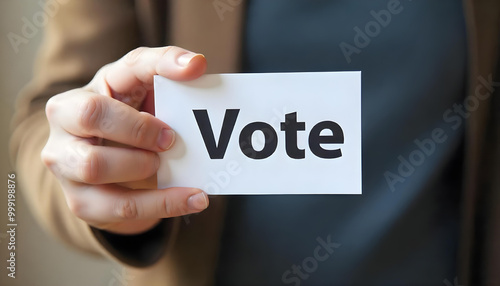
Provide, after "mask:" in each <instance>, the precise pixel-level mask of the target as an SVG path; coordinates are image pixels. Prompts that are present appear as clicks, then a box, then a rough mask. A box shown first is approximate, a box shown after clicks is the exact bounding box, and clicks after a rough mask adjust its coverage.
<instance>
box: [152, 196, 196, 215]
mask: <svg viewBox="0 0 500 286" xmlns="http://www.w3.org/2000/svg"><path fill="white" fill-rule="evenodd" d="M158 213H164V214H165V217H176V216H181V215H185V214H187V213H189V210H188V207H187V206H185V205H184V206H183V205H182V204H176V203H175V202H174V201H172V200H171V199H170V198H169V197H168V196H167V197H165V198H164V199H163V200H162V201H161V205H160V210H159V211H158Z"/></svg>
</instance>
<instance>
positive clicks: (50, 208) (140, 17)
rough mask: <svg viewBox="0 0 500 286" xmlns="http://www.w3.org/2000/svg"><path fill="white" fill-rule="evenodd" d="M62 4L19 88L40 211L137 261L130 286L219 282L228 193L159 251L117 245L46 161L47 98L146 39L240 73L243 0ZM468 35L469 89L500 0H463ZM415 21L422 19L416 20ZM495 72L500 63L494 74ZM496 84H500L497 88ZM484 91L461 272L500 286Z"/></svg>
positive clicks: (495, 179)
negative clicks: (73, 203)
mask: <svg viewBox="0 0 500 286" xmlns="http://www.w3.org/2000/svg"><path fill="white" fill-rule="evenodd" d="M59 2H61V3H66V4H61V8H60V11H59V13H57V14H56V15H55V16H54V17H52V18H51V19H50V21H49V23H48V25H47V26H46V33H45V38H44V41H43V44H42V46H41V48H40V52H39V54H38V59H37V61H36V65H35V75H34V78H33V80H32V81H31V83H30V84H29V85H28V86H27V87H26V88H25V89H24V90H23V91H22V92H21V95H20V96H19V100H18V105H17V110H16V116H15V118H14V120H13V127H14V133H13V136H12V140H11V154H12V160H13V162H14V164H15V166H16V168H17V172H18V178H20V180H21V181H20V184H21V186H22V190H23V191H24V197H25V198H26V199H27V201H28V204H29V205H30V207H31V209H32V211H33V213H34V215H35V217H36V218H37V219H38V220H39V222H40V224H41V225H42V226H44V228H45V229H46V230H47V231H49V232H50V233H52V234H54V235H55V236H57V237H59V238H60V239H62V240H63V241H65V242H67V243H69V244H71V245H73V246H75V247H77V248H79V249H81V250H83V251H86V252H89V253H94V254H97V255H103V256H106V257H109V258H111V259H115V260H118V261H120V262H121V263H124V264H127V265H129V266H130V269H131V271H132V272H133V273H132V275H134V276H135V279H134V280H133V281H132V282H131V284H132V285H183V286H188V285H210V284H213V278H214V271H215V267H216V259H217V255H218V249H219V241H220V235H221V230H222V227H223V226H222V222H223V219H222V218H223V216H224V199H223V198H222V197H219V198H212V199H211V205H210V207H209V209H208V210H206V211H204V212H203V213H202V214H199V215H193V216H190V217H189V223H186V222H185V221H183V220H182V219H181V218H175V219H168V220H167V222H166V223H165V224H164V226H165V231H164V233H165V234H164V235H163V237H160V239H161V240H162V241H164V243H160V246H158V247H157V248H158V249H157V251H156V252H155V253H154V254H150V255H149V256H148V257H147V258H145V259H137V258H134V257H131V256H130V255H127V254H126V253H123V252H121V251H119V250H118V249H116V247H115V246H114V245H113V244H112V243H109V242H108V241H107V240H106V239H105V238H104V237H103V236H102V233H101V232H100V231H98V230H94V229H91V228H90V227H89V226H88V225H87V224H85V223H84V222H83V221H81V220H79V219H77V218H76V217H75V216H74V215H73V214H72V213H71V212H70V211H69V210H68V207H67V205H66V203H65V200H64V196H63V194H62V192H61V190H60V187H59V185H58V183H57V181H56V180H55V178H54V176H53V175H52V174H51V173H50V172H49V171H48V170H47V169H46V168H45V167H44V166H43V165H42V163H41V162H40V159H39V158H40V151H41V149H42V147H43V146H44V144H45V142H46V140H47V137H48V133H49V128H48V124H47V120H46V118H45V114H44V106H45V103H46V101H47V99H48V98H50V97H51V96H52V95H55V94H57V93H60V92H63V91H66V90H69V89H73V88H77V87H81V86H83V85H85V84H86V83H87V82H89V81H90V79H91V78H92V77H93V75H94V74H95V72H96V71H97V70H98V69H99V68H100V67H101V66H103V65H104V64H106V63H109V62H112V61H115V60H116V59H118V58H119V57H121V56H122V55H124V54H125V53H126V52H127V51H129V50H131V49H133V48H135V47H137V46H141V45H145V46H159V45H165V44H170V45H178V46H181V47H184V48H187V49H191V50H193V51H197V52H201V53H204V54H205V55H206V57H207V59H208V62H209V69H208V72H209V73H216V72H236V71H238V65H239V59H240V56H239V55H240V42H241V41H240V38H241V32H242V20H243V11H244V7H245V5H244V3H241V4H238V3H237V2H238V1H228V0H217V2H223V3H226V4H227V5H228V6H226V7H229V8H228V10H227V11H224V13H223V15H222V16H223V17H220V15H219V14H218V13H217V11H216V10H215V8H214V4H213V3H214V2H215V1H206V0H173V1H160V0H135V1H132V0H128V1H126V0H106V1H102V0H73V1H59ZM464 5H465V11H466V18H467V32H468V37H469V56H470V57H469V59H470V61H469V72H470V77H469V80H468V82H467V84H468V86H469V93H468V94H469V95H474V94H475V92H476V86H479V85H480V83H479V81H478V77H479V76H482V77H484V78H488V77H489V76H492V75H493V74H494V71H495V69H497V66H498V51H499V50H498V49H499V38H500V20H499V19H500V1H498V0H464ZM416 25H418V23H416ZM496 80H497V81H498V69H497V73H496ZM497 88H498V87H497ZM494 93H495V94H494V95H492V96H489V98H488V99H486V100H482V101H481V104H480V106H479V108H478V110H476V111H474V112H473V113H472V115H471V117H470V120H468V124H467V131H466V153H465V154H464V156H465V160H466V164H465V166H466V170H465V174H466V176H465V177H464V178H463V182H464V188H465V192H464V197H463V200H462V201H463V203H462V228H463V231H462V236H461V237H460V257H459V259H458V263H459V272H458V273H459V279H460V281H459V282H460V284H463V285H486V284H487V283H488V282H491V283H493V282H494V284H491V285H500V271H499V270H500V246H498V245H500V244H498V242H499V241H500V207H496V206H497V204H498V203H499V202H500V148H499V146H500V112H499V111H500V94H499V92H498V90H496V91H495V92H494Z"/></svg>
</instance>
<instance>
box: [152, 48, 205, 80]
mask: <svg viewBox="0 0 500 286" xmlns="http://www.w3.org/2000/svg"><path fill="white" fill-rule="evenodd" d="M206 70H207V60H206V58H205V56H204V55H203V54H197V53H193V52H190V51H186V50H180V49H172V50H170V51H169V52H167V53H165V55H164V56H163V57H162V58H161V59H160V60H159V62H158V64H157V66H156V71H157V73H158V74H159V75H161V76H163V77H166V78H169V79H172V80H177V81H187V80H193V79H196V78H198V77H200V76H201V75H203V74H204V73H205V71H206Z"/></svg>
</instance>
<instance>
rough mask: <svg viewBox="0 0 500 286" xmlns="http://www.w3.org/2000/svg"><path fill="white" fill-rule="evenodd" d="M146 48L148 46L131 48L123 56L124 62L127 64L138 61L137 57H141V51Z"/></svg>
mask: <svg viewBox="0 0 500 286" xmlns="http://www.w3.org/2000/svg"><path fill="white" fill-rule="evenodd" d="M147 49H148V48H146V47H138V48H135V49H133V50H131V51H130V52H128V53H127V54H126V55H125V57H124V61H125V63H126V64H127V65H133V64H135V63H136V62H137V61H138V59H139V58H140V57H141V55H142V53H144V52H145V51H146V50H147Z"/></svg>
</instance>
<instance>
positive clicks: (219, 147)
mask: <svg viewBox="0 0 500 286" xmlns="http://www.w3.org/2000/svg"><path fill="white" fill-rule="evenodd" d="M239 112H240V110H239V109H226V113H225V115H224V120H223V122H222V128H221V132H220V136H219V140H218V143H216V142H215V135H214V132H213V129H212V125H211V123H210V119H209V118H208V112H207V110H206V109H200V110H193V114H194V117H195V119H196V123H197V124H198V128H199V129H200V132H201V136H202V137H203V141H204V142H205V147H206V148H207V151H208V155H209V156H210V158H211V159H224V155H225V154H226V150H227V146H228V144H229V140H230V138H231V135H232V133H233V129H234V126H235V124H236V120H237V119H238V114H239ZM280 127H281V131H284V132H285V150H286V154H287V155H288V156H289V157H290V158H293V159H304V158H305V150H304V149H300V148H299V146H297V144H298V142H297V134H298V132H299V131H305V130H306V123H305V122H297V112H293V113H288V114H286V115H285V121H284V122H281V124H280ZM323 130H327V131H330V132H329V135H324V134H322V131H323ZM256 131H260V132H262V134H263V135H264V138H265V143H264V147H263V148H262V149H261V150H255V148H254V146H253V144H252V136H253V134H254V133H255V132H256ZM343 143H344V132H343V130H342V128H341V127H340V125H338V124H337V123H335V122H333V121H322V122H319V123H317V124H316V125H314V127H313V128H312V129H311V130H310V131H309V148H310V150H311V152H312V153H313V154H314V155H316V156H317V157H320V158H324V159H334V158H338V157H341V156H342V151H341V150H340V148H338V149H324V148H323V147H322V144H343ZM239 145H240V149H241V151H242V152H243V154H245V156H247V157H248V158H251V159H265V158H267V157H269V156H271V155H272V154H273V153H274V152H275V151H276V148H277V147H278V135H277V134H276V130H275V129H274V128H273V127H272V126H271V125H269V124H267V123H265V122H252V123H249V124H247V125H246V126H245V127H243V129H242V130H241V132H240V137H239Z"/></svg>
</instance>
